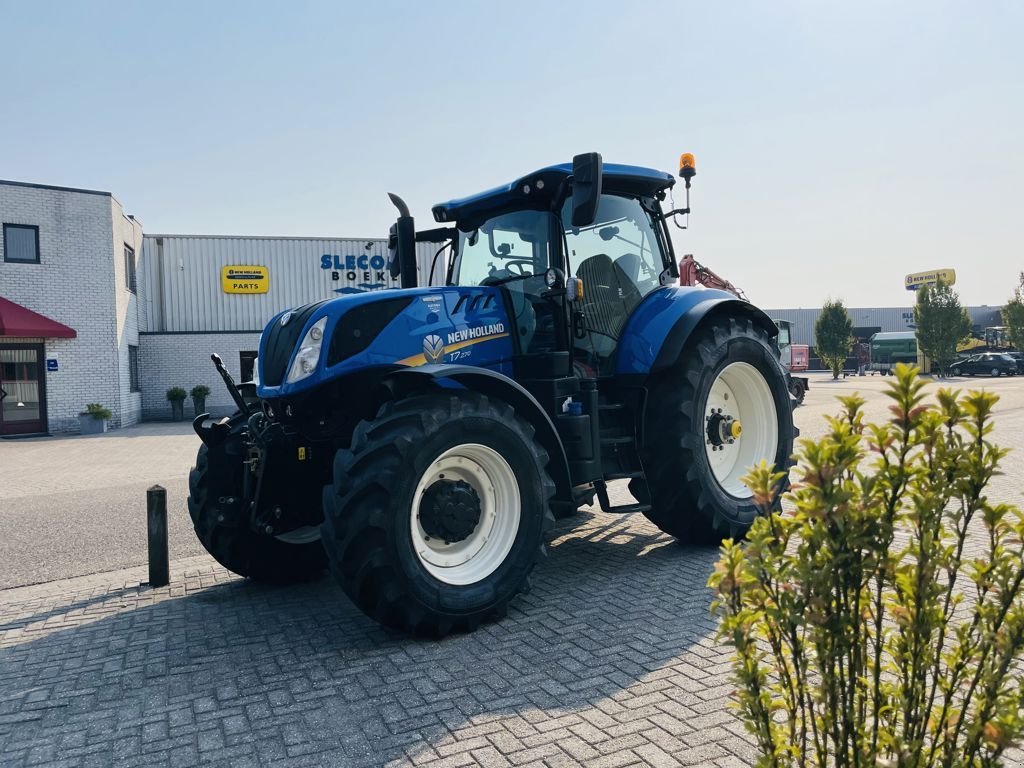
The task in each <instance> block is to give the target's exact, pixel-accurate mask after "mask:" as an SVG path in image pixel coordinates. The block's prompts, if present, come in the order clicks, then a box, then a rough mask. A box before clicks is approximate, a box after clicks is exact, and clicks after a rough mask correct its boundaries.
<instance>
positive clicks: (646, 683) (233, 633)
mask: <svg viewBox="0 0 1024 768" xmlns="http://www.w3.org/2000/svg"><path fill="white" fill-rule="evenodd" d="M568 522H569V524H570V525H572V524H576V525H578V526H579V527H578V529H577V530H572V531H570V530H568V529H567V528H565V527H563V528H561V529H560V530H558V531H556V534H555V541H554V543H553V546H552V547H551V556H550V557H549V559H548V560H547V561H545V562H544V563H542V564H541V566H540V567H539V568H538V570H537V572H536V573H535V576H534V588H533V591H532V592H531V593H530V594H529V595H527V596H524V597H521V598H519V599H518V600H517V601H516V602H515V603H514V604H513V608H512V610H510V612H509V616H508V618H507V619H506V620H504V621H501V622H499V623H497V624H492V625H488V626H485V627H483V628H481V629H480V630H479V631H477V632H476V633H474V634H471V635H466V636H457V637H451V638H448V639H446V640H443V641H439V642H431V641H423V640H415V639H410V638H407V637H404V636H398V635H395V634H393V633H391V632H388V631H386V630H384V629H382V628H380V627H379V626H377V625H376V624H374V623H373V622H371V621H370V620H368V619H366V618H365V617H364V616H363V615H362V614H361V613H360V612H359V611H358V610H356V609H355V608H354V607H353V606H352V604H351V603H350V602H349V601H348V600H347V599H346V598H345V597H344V595H343V594H342V592H341V591H340V589H339V588H338V587H337V586H336V585H335V584H334V583H333V581H332V580H330V579H329V578H325V579H324V580H322V581H319V582H316V583H313V584H308V585H304V586H300V587H288V588H270V587H264V586H260V585H257V584H251V583H246V582H244V581H241V580H237V581H232V582H229V583H227V584H221V585H214V586H208V587H206V588H201V587H200V586H199V584H198V583H196V584H190V585H189V589H190V590H191V589H192V587H193V586H194V587H195V588H196V591H194V592H193V591H190V592H189V593H188V594H187V595H185V596H183V597H178V598H169V597H167V596H166V595H164V596H163V597H162V598H158V597H157V593H155V592H151V591H146V590H140V591H138V592H136V593H135V595H134V598H132V599H126V598H125V597H124V596H123V595H122V596H120V597H117V598H115V600H113V601H111V602H110V605H109V606H107V607H106V608H104V607H103V606H102V605H101V604H100V603H96V602H95V601H83V602H81V603H75V604H72V605H69V606H65V607H63V608H61V609H60V610H59V611H45V612H43V613H41V614H39V615H38V616H36V617H34V620H40V619H47V620H50V621H53V620H54V619H55V617H57V614H65V613H67V612H68V611H70V610H74V609H75V608H76V607H83V606H89V607H90V610H89V611H85V612H83V613H82V616H83V617H84V618H83V619H82V621H81V623H80V624H78V625H76V626H72V627H69V628H64V627H58V628H55V629H54V630H53V631H50V632H49V633H48V634H45V635H44V636H42V637H40V638H39V639H31V635H29V634H28V633H26V634H21V633H18V634H19V636H18V637H15V638H10V637H8V638H6V639H4V638H3V637H2V636H0V763H2V764H5V765H8V764H12V763H14V764H17V763H20V762H28V761H30V760H39V761H41V762H47V761H56V760H61V759H66V760H70V761H71V764H75V763H82V764H93V763H94V764H97V765H103V764H106V765H109V764H112V763H113V764H118V765H131V764H143V763H151V762H161V763H167V764H171V765H176V764H180V765H190V764H194V763H196V762H200V761H212V762H215V763H218V764H229V763H230V762H232V761H233V760H238V761H240V762H241V763H249V762H260V763H266V762H273V761H275V760H286V761H287V764H288V765H303V764H309V765H333V764H337V765H352V766H362V765H366V766H369V765H383V764H385V763H387V762H388V761H396V762H406V761H408V760H410V759H412V758H416V759H417V760H419V759H426V758H428V757H431V756H433V755H434V754H435V752H434V750H435V749H436V754H437V755H440V756H444V754H446V752H445V747H444V744H445V740H446V738H447V739H448V741H452V739H451V737H450V736H449V733H450V732H451V731H454V730H456V729H458V730H459V731H460V733H459V736H458V737H459V739H463V738H474V733H475V732H477V731H478V732H479V735H480V742H481V744H480V749H484V750H491V751H493V750H494V749H495V747H496V746H497V747H500V746H501V741H500V739H511V740H513V741H516V740H519V744H520V746H517V747H516V748H517V749H522V746H521V745H522V744H526V745H529V744H530V739H529V736H528V735H527V734H528V733H536V732H537V729H535V728H533V726H532V723H538V724H539V725H538V728H543V727H545V726H544V724H545V723H546V724H547V725H551V723H552V722H555V721H554V720H553V719H557V718H559V717H561V716H562V715H563V714H568V713H578V712H582V711H586V710H594V709H595V708H596V709H597V710H600V711H598V712H596V714H598V715H601V716H602V717H605V718H609V716H608V714H603V715H602V712H607V713H611V714H615V715H616V720H615V721H614V722H617V723H621V722H627V723H628V722H629V720H628V717H627V715H629V713H630V712H632V713H635V714H637V716H638V717H640V716H651V715H652V713H651V712H650V711H648V710H651V709H652V707H644V706H640V705H639V704H643V702H642V701H641V702H639V704H638V705H637V706H636V707H635V708H634V709H630V710H628V711H626V708H625V707H623V705H622V704H620V703H618V702H617V701H616V698H618V699H621V700H626V699H633V698H634V697H635V696H641V697H643V696H645V695H646V696H648V697H651V696H653V694H654V692H656V691H658V690H664V691H665V692H666V694H668V696H669V698H670V699H671V700H672V701H673V702H678V701H682V702H683V703H686V702H687V700H688V697H689V700H690V701H691V703H699V701H700V700H698V699H696V698H694V697H693V696H690V695H689V694H688V693H687V691H688V690H690V688H694V689H695V688H700V687H701V686H709V685H715V684H716V683H715V682H707V681H706V680H703V679H702V678H703V677H705V675H703V674H702V667H710V666H713V665H715V664H718V665H719V666H720V665H721V662H722V660H723V659H724V656H722V655H721V654H722V651H721V649H716V648H715V646H714V643H713V642H712V640H711V639H710V638H711V637H712V635H713V632H714V628H715V623H714V620H713V618H712V617H711V616H710V615H709V612H708V603H709V593H708V591H707V590H706V589H705V587H704V584H705V582H706V580H707V576H708V574H709V573H710V571H711V567H712V564H713V562H714V560H715V559H716V557H717V553H716V551H715V550H714V549H685V548H683V547H680V546H678V545H676V544H675V543H674V542H672V541H671V540H670V539H668V538H667V537H664V536H660V535H654V534H652V533H651V530H653V529H651V528H650V527H649V526H646V525H641V524H639V523H638V522H635V521H633V522H631V521H630V520H629V519H628V518H625V519H619V518H612V517H610V516H607V515H598V516H594V517H592V518H590V519H586V518H585V517H579V518H574V519H573V520H571V521H568ZM129 591H130V590H129ZM104 598H109V595H106V596H104ZM90 603H92V605H89V604H90ZM98 614H99V616H100V617H99V618H97V617H96V616H97V615H98ZM68 621H70V619H68ZM25 623H26V621H24V620H18V621H16V622H12V623H11V624H10V625H8V626H11V625H17V626H21V625H24V624H25ZM42 631H44V632H45V631H47V629H46V628H44V629H43V630H42ZM697 643H699V644H700V645H701V646H702V649H701V653H688V650H690V649H691V646H693V645H694V644H697ZM684 655H685V656H686V660H685V663H684V662H681V661H680V657H681V656H684ZM670 666H671V667H672V669H668V670H666V668H667V667H670ZM687 670H689V677H687V676H686V675H687ZM659 673H660V674H659ZM720 677H721V675H719V678H720ZM670 678H671V679H670ZM720 682H721V680H719V683H720ZM659 683H660V685H659ZM627 689H631V692H630V694H629V695H628V696H627V695H624V694H623V692H624V691H626V690H627ZM648 689H649V690H648ZM655 698H657V697H655ZM661 698H662V699H664V698H666V697H665V696H662V697H661ZM622 712H625V714H622V716H621V718H620V717H619V716H618V715H619V713H622ZM542 721H543V722H542ZM552 727H558V726H557V723H555V725H554V726H552ZM651 727H653V726H651ZM517 729H519V731H520V732H517ZM488 734H490V735H491V737H492V738H491V739H490V740H488V739H487V738H485V736H487V735H488ZM520 736H522V739H520ZM510 747H511V745H510Z"/></svg>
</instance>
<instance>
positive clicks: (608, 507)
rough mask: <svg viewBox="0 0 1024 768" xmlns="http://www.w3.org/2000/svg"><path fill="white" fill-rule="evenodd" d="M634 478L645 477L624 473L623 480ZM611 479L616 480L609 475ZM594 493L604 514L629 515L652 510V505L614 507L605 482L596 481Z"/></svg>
mask: <svg viewBox="0 0 1024 768" xmlns="http://www.w3.org/2000/svg"><path fill="white" fill-rule="evenodd" d="M633 476H639V477H643V472H635V473H634V472H628V473H625V472H624V473H622V479H624V478H625V477H633ZM609 479H616V478H615V476H614V475H609ZM594 491H595V492H596V493H597V501H598V503H599V504H600V505H601V511H602V512H609V513H611V514H614V515H628V514H630V513H632V512H647V511H649V510H650V509H651V505H650V504H620V505H619V506H617V507H613V506H612V503H611V500H610V499H609V498H608V486H607V484H606V483H605V481H604V480H597V481H595V483H594Z"/></svg>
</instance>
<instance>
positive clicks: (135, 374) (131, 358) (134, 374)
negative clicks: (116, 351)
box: [128, 344, 142, 392]
mask: <svg viewBox="0 0 1024 768" xmlns="http://www.w3.org/2000/svg"><path fill="white" fill-rule="evenodd" d="M128 382H129V388H130V389H131V391H132V392H141V391H142V386H141V385H140V384H139V348H138V347H135V346H132V345H131V344H129V345H128Z"/></svg>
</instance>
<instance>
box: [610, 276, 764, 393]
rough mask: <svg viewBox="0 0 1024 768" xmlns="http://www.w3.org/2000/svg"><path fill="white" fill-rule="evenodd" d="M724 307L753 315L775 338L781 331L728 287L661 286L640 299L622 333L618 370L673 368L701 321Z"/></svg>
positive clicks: (639, 371) (623, 372) (626, 372)
mask: <svg viewBox="0 0 1024 768" xmlns="http://www.w3.org/2000/svg"><path fill="white" fill-rule="evenodd" d="M721 311H727V312H730V313H732V314H735V315H740V316H744V317H748V318H750V319H751V320H752V321H753V322H754V324H755V325H757V326H758V327H760V328H762V329H764V331H765V332H766V333H768V334H769V335H770V336H772V337H773V338H774V337H775V335H776V334H777V333H778V329H777V328H776V327H775V323H773V322H772V320H771V318H769V317H768V315H766V314H765V313H764V312H762V311H761V310H760V309H758V308H757V307H755V306H754V305H753V304H750V303H748V302H746V301H742V300H741V299H738V298H736V297H735V296H733V295H732V294H731V293H727V292H726V291H719V290H716V289H714V288H696V287H666V288H660V289H658V290H656V291H654V292H652V293H650V294H649V295H648V296H647V297H646V298H645V299H644V300H643V301H642V302H640V305H639V306H638V307H637V308H636V309H635V310H634V311H633V314H631V315H630V316H629V319H628V320H627V321H626V325H625V327H624V328H623V330H622V334H621V336H620V337H619V352H618V358H617V359H616V363H615V372H616V374H618V375H627V376H628V375H642V376H646V375H649V374H651V373H657V372H658V371H662V370H665V369H666V368H670V367H671V366H673V365H675V363H676V361H678V360H679V358H680V356H681V355H682V353H683V348H684V347H685V346H686V342H687V340H688V339H689V338H690V335H691V334H692V333H693V331H694V329H696V328H697V326H698V325H700V323H701V321H702V320H704V319H705V318H706V317H708V315H709V314H711V313H712V312H721Z"/></svg>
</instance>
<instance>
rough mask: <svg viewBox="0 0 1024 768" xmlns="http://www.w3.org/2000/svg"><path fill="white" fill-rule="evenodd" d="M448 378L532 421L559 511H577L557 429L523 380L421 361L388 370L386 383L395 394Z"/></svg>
mask: <svg viewBox="0 0 1024 768" xmlns="http://www.w3.org/2000/svg"><path fill="white" fill-rule="evenodd" d="M446 381H448V382H452V383H455V384H458V385H459V386H461V387H463V388H465V389H468V390H471V391H473V392H479V393H480V394H482V395H486V396H487V397H490V398H493V399H495V400H501V401H504V402H506V403H508V404H509V405H511V406H512V407H513V408H514V409H515V411H516V413H518V414H519V415H520V416H522V417H523V418H524V419H526V420H527V421H528V422H529V423H530V425H531V426H532V427H533V429H534V433H535V435H536V437H537V440H538V442H540V444H541V445H542V446H543V447H544V450H545V451H547V453H548V457H549V463H548V471H549V472H550V473H551V476H552V479H553V480H554V481H555V501H556V503H558V504H559V506H560V511H561V512H562V513H563V514H572V512H575V511H576V506H575V503H574V501H573V493H572V481H571V480H570V476H569V459H568V458H567V457H566V455H565V448H564V447H563V446H562V441H561V439H560V438H559V436H558V431H557V430H556V429H555V425H554V422H552V421H551V417H550V416H549V415H548V414H547V412H546V411H545V410H544V408H543V406H541V404H540V403H539V402H537V399H536V398H535V397H534V396H533V395H531V394H530V393H529V392H528V391H527V390H526V389H524V388H523V387H522V386H521V385H520V384H518V383H517V382H515V381H513V380H512V379H510V378H509V377H508V376H505V375H503V374H501V373H497V372H496V371H492V370H488V369H486V368H477V367H475V366H469V365H421V366H417V367H415V368H400V369H398V370H396V371H392V372H391V373H389V374H388V375H387V376H386V377H385V378H384V380H383V383H384V385H385V386H387V387H388V389H390V390H391V392H392V393H393V394H394V395H395V396H397V397H404V396H406V395H409V394H411V393H413V392H417V391H421V390H423V389H428V388H430V387H433V386H438V385H440V386H444V382H446Z"/></svg>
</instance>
